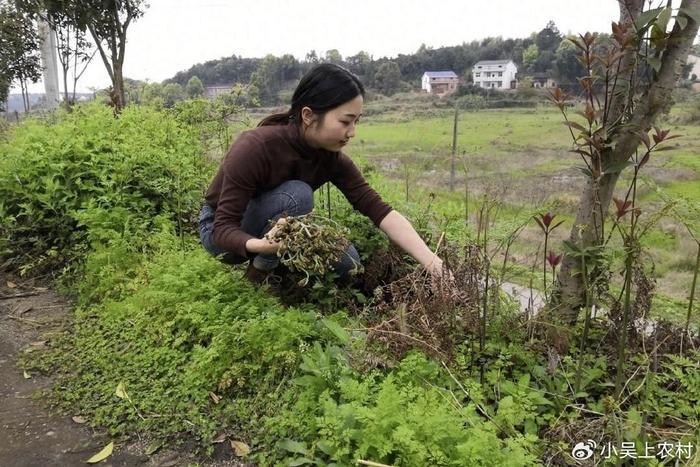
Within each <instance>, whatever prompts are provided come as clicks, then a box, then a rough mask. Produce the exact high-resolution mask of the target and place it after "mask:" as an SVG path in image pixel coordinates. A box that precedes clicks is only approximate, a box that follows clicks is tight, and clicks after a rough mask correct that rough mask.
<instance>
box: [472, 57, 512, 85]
mask: <svg viewBox="0 0 700 467" xmlns="http://www.w3.org/2000/svg"><path fill="white" fill-rule="evenodd" d="M517 72H518V67H517V66H515V63H513V60H482V61H480V62H476V63H475V64H474V66H473V67H472V81H473V82H474V85H475V86H479V87H482V88H497V89H498V88H500V89H515V83H516V81H515V74H516V73H517Z"/></svg>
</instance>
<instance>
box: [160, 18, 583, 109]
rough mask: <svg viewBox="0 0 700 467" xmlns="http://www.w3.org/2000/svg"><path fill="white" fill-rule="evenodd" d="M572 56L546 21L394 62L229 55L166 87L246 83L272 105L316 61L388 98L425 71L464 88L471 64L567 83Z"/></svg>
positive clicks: (576, 66)
mask: <svg viewBox="0 0 700 467" xmlns="http://www.w3.org/2000/svg"><path fill="white" fill-rule="evenodd" d="M576 56H577V49H576V48H575V47H574V46H573V44H571V42H569V41H568V40H566V38H565V37H564V36H563V35H562V34H561V33H560V32H559V30H558V29H557V27H556V25H555V24H554V23H553V22H551V21H550V22H549V23H548V24H547V25H546V26H545V27H544V28H543V29H542V30H541V31H539V32H534V33H532V34H531V35H530V37H527V38H522V39H503V38H501V37H490V38H486V39H483V40H480V41H472V42H469V43H463V44H462V45H457V46H451V47H440V48H432V47H427V46H426V45H421V47H420V48H419V49H418V50H417V51H416V52H415V53H413V54H407V55H405V54H400V55H399V56H398V57H396V58H386V57H382V58H378V59H375V58H374V57H372V56H371V55H369V54H368V53H367V52H364V51H360V52H358V53H357V54H355V55H352V56H348V57H342V56H341V54H340V53H339V52H338V51H337V50H335V49H334V50H328V51H326V52H325V53H323V54H320V53H318V52H317V51H315V50H312V51H310V52H309V53H307V54H306V57H305V58H304V60H297V59H296V58H295V57H294V56H292V55H283V56H281V57H275V56H272V55H268V56H266V57H265V58H243V57H240V56H236V55H233V56H231V57H225V58H221V59H219V60H210V61H207V62H205V63H200V64H197V65H194V66H192V67H191V68H190V69H188V70H186V71H181V72H178V73H177V74H176V75H175V76H174V77H173V78H171V79H169V80H167V81H166V83H178V84H180V85H182V86H186V85H187V83H188V82H189V80H190V79H192V78H193V77H197V78H198V79H199V80H201V82H202V83H203V85H204V86H216V85H231V84H235V83H241V84H250V85H253V86H255V88H256V90H257V92H258V97H259V99H260V101H261V102H263V103H276V100H277V98H278V95H279V91H280V90H282V89H285V88H286V87H287V86H288V85H289V83H290V82H294V81H296V80H298V79H299V78H300V77H301V76H302V75H303V74H304V73H305V72H306V71H307V70H309V69H310V68H311V67H313V66H314V65H316V64H317V63H321V62H332V63H337V64H339V65H342V66H344V67H346V68H348V69H349V70H350V71H352V72H353V73H355V74H356V75H358V76H359V77H360V78H361V79H362V82H363V83H364V84H365V85H366V86H368V87H369V88H371V89H373V90H376V91H377V92H380V93H382V94H387V95H390V94H393V93H395V92H397V91H402V90H407V89H413V88H416V87H419V86H420V78H421V76H422V75H423V72H424V71H426V70H452V71H454V72H455V73H457V74H458V75H459V76H460V77H462V78H463V80H464V82H466V83H468V82H470V81H471V67H472V66H473V65H474V63H476V62H478V61H480V60H501V59H510V60H513V61H514V62H515V63H516V65H517V66H518V70H519V73H520V74H521V75H529V74H547V75H549V76H551V77H553V78H556V79H557V80H558V82H561V83H563V84H566V83H572V84H573V83H575V82H576V77H577V76H581V73H583V71H584V70H583V69H582V67H581V65H580V63H579V62H578V60H577V58H576Z"/></svg>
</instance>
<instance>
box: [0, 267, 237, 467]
mask: <svg viewBox="0 0 700 467" xmlns="http://www.w3.org/2000/svg"><path fill="white" fill-rule="evenodd" d="M70 309H71V304H70V303H69V302H68V301H66V299H64V298H62V297H60V296H58V295H57V294H55V293H54V292H53V291H51V290H49V289H47V288H44V287H39V286H37V285H36V284H35V283H33V282H32V281H24V282H23V281H21V280H17V279H14V278H8V277H7V276H5V275H3V274H2V273H0V466H2V467H45V466H52V467H54V466H58V467H63V466H66V467H68V466H79V465H89V464H86V463H85V461H86V460H87V459H89V458H90V457H91V456H92V455H93V454H95V453H97V452H99V451H100V450H101V449H102V448H103V447H104V446H105V445H106V444H108V443H109V442H110V441H112V440H111V439H110V438H108V437H107V436H106V435H104V434H102V433H98V432H95V431H94V430H92V429H91V428H89V427H88V426H87V424H79V423H76V422H74V421H73V420H72V418H71V417H70V416H67V415H62V414H58V413H54V411H52V410H51V409H50V407H48V404H47V403H46V401H45V400H42V397H41V393H42V391H44V390H47V389H48V388H49V387H51V384H52V380H51V378H49V377H46V376H42V375H40V374H24V372H23V371H22V370H21V369H19V368H18V367H17V356H18V355H20V353H23V352H32V351H35V350H36V349H38V348H40V347H42V346H45V345H47V342H46V341H45V340H44V338H43V337H42V336H43V335H44V334H45V333H46V332H48V331H51V330H52V329H56V328H58V327H60V326H63V325H65V324H66V322H67V320H68V319H69V316H70V315H69V311H70ZM147 444H148V443H147V442H145V441H142V442H138V441H134V442H129V443H125V444H119V443H118V442H116V441H115V448H114V453H113V454H112V455H111V456H110V457H109V458H107V459H106V460H105V461H103V462H101V463H100V464H97V465H100V466H105V467H106V466H154V467H172V466H187V465H190V464H192V463H198V465H201V466H212V467H213V466H220V467H223V466H240V465H243V464H240V463H239V462H238V461H237V460H236V459H235V458H232V457H233V456H232V455H231V454H230V452H228V451H226V449H225V447H224V445H223V444H222V445H220V446H218V447H217V449H216V453H215V460H211V459H210V460H206V461H204V460H202V459H197V458H196V457H195V456H194V455H192V454H190V453H187V452H181V451H173V450H163V451H162V452H158V453H157V454H155V455H153V456H150V457H149V456H147V455H146V454H145V453H144V452H145V450H146V446H147Z"/></svg>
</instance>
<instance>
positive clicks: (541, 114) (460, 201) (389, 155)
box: [347, 103, 700, 319]
mask: <svg viewBox="0 0 700 467" xmlns="http://www.w3.org/2000/svg"><path fill="white" fill-rule="evenodd" d="M367 107H368V110H369V113H370V116H368V117H366V119H365V120H364V122H363V123H362V124H361V126H360V127H359V129H358V135H357V137H356V138H355V141H354V142H353V143H352V144H351V146H350V147H349V148H348V149H347V152H348V153H349V154H350V155H359V156H361V157H362V158H364V159H365V160H367V161H368V162H369V163H371V164H372V165H373V166H375V167H376V168H377V169H378V170H379V171H380V172H381V173H383V174H385V175H386V176H387V177H389V178H390V179H391V180H392V181H394V185H393V186H394V188H393V189H392V190H396V191H403V192H405V185H406V180H407V179H408V184H409V190H408V191H409V203H413V204H417V205H420V204H421V200H422V201H423V204H426V203H425V202H424V201H425V200H426V199H428V197H427V195H428V194H429V193H435V194H436V200H435V202H434V203H433V206H432V209H433V210H434V211H435V212H436V213H440V214H441V215H442V216H443V217H444V216H448V217H450V216H451V217H452V218H455V219H459V221H456V223H460V222H461V223H463V219H464V203H465V201H464V198H465V197H464V186H465V175H466V180H467V184H468V191H469V198H470V200H471V203H472V207H471V210H470V214H469V222H470V224H471V225H472V226H474V225H475V224H476V218H477V215H478V209H479V202H480V200H481V199H482V197H483V196H484V194H488V195H489V196H496V197H497V198H498V200H499V201H502V203H503V206H502V209H501V213H500V214H499V216H498V217H497V218H496V219H495V220H494V224H495V225H496V226H498V224H499V223H502V224H504V225H508V224H511V223H512V222H513V220H514V219H516V218H519V217H518V216H519V214H522V213H523V212H544V211H546V210H550V211H552V212H553V213H555V214H557V215H559V216H562V218H564V219H566V220H567V222H565V224H564V226H563V228H561V229H559V230H558V231H557V232H555V237H554V238H555V244H554V248H555V249H556V248H557V244H556V242H557V241H558V242H561V241H562V240H564V239H565V238H567V237H568V234H569V231H570V229H571V228H572V222H573V218H574V215H575V209H576V206H577V203H578V198H579V195H580V192H581V190H582V188H583V186H584V177H583V175H582V174H581V172H580V171H579V170H577V169H576V166H581V165H582V163H581V161H580V159H579V158H578V156H577V155H576V154H574V153H572V152H570V149H571V147H572V146H571V136H570V135H569V133H568V130H567V128H566V127H565V126H564V125H563V124H562V122H563V118H562V116H561V113H560V112H559V111H558V110H557V109H554V108H551V107H546V106H540V107H538V108H537V109H499V110H480V111H477V112H465V111H462V112H460V114H459V122H458V139H457V156H458V159H457V170H456V175H455V190H454V192H452V193H451V192H450V191H449V190H447V189H446V187H448V186H449V170H450V160H451V150H452V149H451V148H452V126H453V115H454V113H453V112H452V111H450V110H442V111H441V112H442V114H443V115H442V116H439V117H433V118H413V119H410V118H409V117H408V116H407V115H406V113H401V112H389V113H383V114H380V115H372V114H371V109H372V104H371V103H370V104H368V105H367ZM407 113H410V112H407ZM574 118H575V117H574ZM661 126H662V127H663V128H665V129H670V130H671V133H672V134H679V135H682V137H681V138H678V139H675V140H673V142H672V143H671V144H672V145H673V150H669V151H666V152H659V153H658V154H655V155H654V157H652V158H651V160H650V162H649V163H648V164H647V165H646V166H645V169H646V170H645V172H646V178H647V180H648V181H650V182H652V183H647V184H646V185H645V184H644V183H642V185H641V188H640V189H639V192H638V193H639V196H640V203H641V204H639V207H641V209H642V210H643V211H644V212H647V213H649V214H651V213H652V212H655V211H656V210H658V209H660V207H661V206H662V205H663V203H662V201H661V198H660V197H659V195H658V194H657V193H656V192H654V191H653V190H652V188H651V186H653V185H656V186H658V188H659V189H660V190H662V191H663V192H665V193H667V194H668V195H670V196H674V195H680V196H683V197H686V198H687V199H688V200H690V201H691V202H693V203H700V153H698V152H697V148H698V147H700V127H698V126H680V125H672V124H665V125H664V124H662V125H661ZM465 168H466V170H467V172H466V173H465ZM627 175H629V174H627ZM626 182H627V183H628V181H627V180H626V179H625V178H624V177H623V178H621V180H620V181H619V182H618V191H617V193H618V197H620V198H623V197H624V190H625V189H626V187H627V183H626ZM652 184H653V185H652ZM396 198H397V200H402V201H404V202H405V200H406V197H405V196H400V195H398V194H396ZM419 212H422V211H420V210H419ZM472 233H473V231H472ZM643 241H644V245H645V247H647V248H648V251H649V254H650V256H651V258H652V259H653V261H654V264H655V272H654V274H655V278H656V279H657V286H658V293H659V296H658V297H657V302H656V306H655V307H654V308H653V310H652V312H653V313H654V315H656V316H664V317H667V318H671V319H673V318H677V319H680V318H681V317H682V315H683V304H684V303H685V301H686V299H687V297H688V294H689V290H690V284H691V282H692V270H693V266H694V253H695V242H694V241H693V240H692V239H691V238H690V236H689V235H688V233H687V231H686V229H685V228H684V227H683V225H682V224H681V223H680V222H678V221H677V220H675V219H674V218H673V216H671V215H668V216H664V217H662V218H661V219H659V220H658V222H657V223H656V224H655V226H654V228H653V229H652V230H651V231H650V232H649V234H648V235H647V237H646V238H645V239H644V240H643ZM538 242H540V240H539V230H538V227H537V225H536V224H535V222H534V221H533V222H531V223H529V225H528V226H526V227H525V228H524V230H523V231H522V233H521V235H520V236H519V238H518V240H517V241H516V242H515V244H514V245H513V247H514V248H513V250H512V253H513V255H514V258H515V259H516V260H517V262H518V263H519V264H521V265H522V266H523V268H519V269H517V270H515V271H513V272H512V275H511V276H510V277H509V278H508V280H511V281H514V282H521V283H524V282H523V281H524V275H523V274H522V273H523V271H525V270H526V269H527V267H528V266H530V265H531V264H532V261H533V256H534V255H535V252H536V250H537V249H538Z"/></svg>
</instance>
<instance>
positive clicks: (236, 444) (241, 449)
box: [231, 441, 250, 457]
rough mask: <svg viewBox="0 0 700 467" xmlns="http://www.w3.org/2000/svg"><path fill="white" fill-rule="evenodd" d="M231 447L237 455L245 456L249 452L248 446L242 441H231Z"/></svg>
mask: <svg viewBox="0 0 700 467" xmlns="http://www.w3.org/2000/svg"><path fill="white" fill-rule="evenodd" d="M231 448H232V449H233V452H234V454H236V456H238V457H245V456H247V455H248V454H250V446H248V445H247V444H246V443H244V442H243V441H231Z"/></svg>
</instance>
